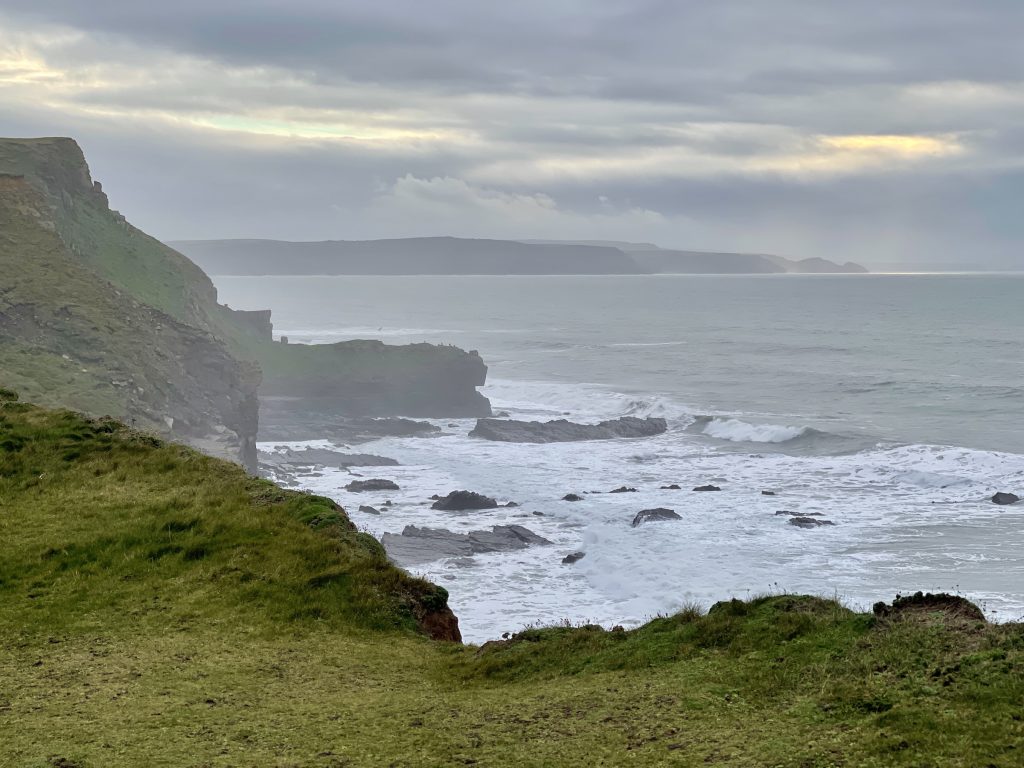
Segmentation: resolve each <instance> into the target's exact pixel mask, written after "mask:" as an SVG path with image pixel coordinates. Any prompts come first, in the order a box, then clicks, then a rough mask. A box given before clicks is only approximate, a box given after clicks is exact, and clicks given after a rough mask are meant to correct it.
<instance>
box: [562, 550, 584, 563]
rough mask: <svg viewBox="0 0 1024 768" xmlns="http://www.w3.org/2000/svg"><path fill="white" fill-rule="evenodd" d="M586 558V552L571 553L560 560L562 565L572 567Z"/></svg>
mask: <svg viewBox="0 0 1024 768" xmlns="http://www.w3.org/2000/svg"><path fill="white" fill-rule="evenodd" d="M586 556H587V553H586V552H573V553H572V554H570V555H566V556H565V557H563V558H562V565H572V564H573V563H578V562H579V561H580V560H582V559H583V558H584V557H586Z"/></svg>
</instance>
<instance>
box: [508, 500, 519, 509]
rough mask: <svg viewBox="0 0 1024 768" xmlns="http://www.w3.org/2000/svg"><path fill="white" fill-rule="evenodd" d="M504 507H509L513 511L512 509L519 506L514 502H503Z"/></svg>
mask: <svg viewBox="0 0 1024 768" xmlns="http://www.w3.org/2000/svg"><path fill="white" fill-rule="evenodd" d="M505 506H506V507H511V508H513V509H514V508H515V507H518V506H519V505H518V504H516V503H515V502H514V501H506V502H505Z"/></svg>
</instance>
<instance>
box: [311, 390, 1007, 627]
mask: <svg viewBox="0 0 1024 768" xmlns="http://www.w3.org/2000/svg"><path fill="white" fill-rule="evenodd" d="M494 388H495V389H496V390H498V391H499V392H500V394H501V395H502V397H503V398H504V399H499V403H498V407H501V406H502V405H504V406H505V408H506V409H508V410H509V412H510V415H512V416H513V417H516V418H523V417H525V416H528V415H535V414H540V413H548V414H561V413H569V414H570V415H571V416H572V417H573V418H579V419H582V418H583V417H585V416H589V417H597V416H610V415H614V414H615V413H621V412H622V411H623V410H624V409H625V408H628V407H629V404H630V403H631V402H634V399H635V396H631V395H627V394H621V393H614V392H609V391H607V390H602V389H601V388H594V387H588V386H566V385H561V384H557V383H544V382H525V383H522V382H511V381H507V382H497V383H495V387H494ZM489 389H490V387H489ZM490 394H494V393H493V392H491V393H490ZM647 401H656V398H648V399H647ZM667 405H668V406H669V407H676V408H678V409H679V411H680V412H682V411H683V410H684V409H683V408H682V407H679V406H672V404H671V403H667ZM616 408H618V409H619V410H618V411H616V410H615V409H616ZM729 421H737V422H739V423H740V424H741V425H745V426H744V427H742V429H746V427H747V426H750V427H753V426H754V424H753V423H752V422H750V423H748V422H744V421H741V420H731V419H722V420H721V422H722V423H728V422H729ZM435 423H436V424H438V426H441V427H442V429H443V430H444V434H442V435H441V436H440V437H437V438H435V439H430V440H424V439H418V438H388V439H383V440H379V441H375V442H373V443H370V444H367V445H365V446H362V447H361V450H365V451H367V452H372V453H377V454H382V455H385V456H392V457H394V458H396V459H398V460H399V461H400V462H401V466H398V467H373V468H370V467H366V468H359V469H356V470H354V471H355V472H358V473H359V474H361V475H363V476H366V477H370V476H372V477H384V478H388V479H392V480H394V481H395V482H396V483H398V485H399V486H400V487H401V490H400V491H396V492H387V493H383V494H382V493H377V494H355V493H349V492H347V491H345V490H344V486H345V484H347V483H348V482H349V481H350V480H351V479H352V474H350V473H349V472H345V471H337V470H330V469H328V470H324V471H323V473H322V476H321V477H308V478H304V479H303V481H302V482H303V485H304V486H305V487H307V488H309V489H310V490H314V491H316V492H319V493H324V494H326V495H329V496H331V497H333V498H335V499H337V500H338V501H339V502H340V503H342V504H343V505H344V506H345V508H346V509H348V510H350V511H352V510H357V509H358V507H359V505H360V504H370V505H373V506H376V507H378V508H379V509H381V511H382V514H381V515H379V516H375V515H370V514H363V513H359V512H357V511H354V512H352V517H353V519H354V520H355V522H356V523H357V525H359V526H360V527H361V528H363V529H364V530H368V531H369V532H371V533H372V534H374V535H376V536H380V535H382V534H383V533H385V532H390V533H400V532H401V530H402V528H404V527H405V526H406V525H412V524H414V525H419V526H430V527H443V528H449V529H452V530H457V531H467V530H472V529H479V528H489V527H490V526H492V525H500V524H509V523H515V524H519V525H524V526H526V527H528V528H529V529H531V530H533V531H535V532H536V533H538V534H540V535H541V536H544V537H545V538H547V539H549V540H551V541H552V542H553V545H552V546H542V547H531V548H529V549H525V550H521V551H518V552H514V553H499V554H491V555H478V556H476V557H474V558H472V559H471V564H468V565H467V563H466V561H465V559H462V560H459V562H458V563H456V562H453V561H450V560H445V559H442V560H439V561H436V562H433V563H427V564H424V565H421V566H418V567H417V568H415V569H414V570H415V572H416V573H417V574H420V575H423V576H425V577H428V578H430V579H432V580H434V581H435V582H437V583H439V584H442V585H443V586H445V587H446V588H447V589H448V590H449V593H450V595H451V605H452V607H453V609H454V610H455V612H456V614H457V615H458V616H459V618H460V623H461V626H462V630H463V633H464V635H465V637H466V639H467V640H468V641H471V642H482V641H484V640H487V639H491V638H494V637H497V636H499V635H500V634H501V633H502V632H506V631H511V630H516V629H519V628H522V627H524V626H527V625H531V624H538V623H540V624H551V623H556V622H559V621H563V620H565V619H569V620H571V621H576V622H596V623H600V624H604V625H606V626H611V625H613V624H623V625H625V626H635V625H637V624H639V623H641V622H643V621H645V620H647V619H649V618H650V617H651V616H653V615H656V614H658V613H664V612H670V611H673V610H676V609H678V608H679V607H680V606H682V605H683V604H684V603H687V602H692V601H696V602H699V603H702V604H703V605H705V606H708V605H710V604H711V603H712V602H714V601H716V600H721V599H727V598H729V597H732V596H738V597H746V596H749V595H752V594H758V593H763V592H767V591H771V590H790V591H799V592H810V593H815V594H823V595H827V596H833V595H838V596H839V597H841V598H843V599H845V600H847V601H848V602H850V603H852V604H854V605H856V606H860V607H867V606H869V605H870V604H871V603H872V602H874V601H875V600H878V599H882V598H887V597H891V595H892V594H895V592H897V591H901V590H902V591H908V590H917V589H925V590H933V591H934V590H947V591H949V590H956V589H959V590H961V591H963V592H965V593H967V594H968V595H970V596H977V597H979V599H981V598H982V597H983V598H984V600H983V602H984V608H985V610H986V611H987V612H988V614H989V615H990V616H991V617H992V618H995V619H1000V618H1002V619H1015V618H1018V617H1019V616H1020V615H1021V614H1024V588H1022V587H1021V586H1020V585H1021V584H1024V563H1022V562H1021V560H1020V558H1019V551H1020V550H1021V548H1022V547H1024V514H1021V513H1024V509H1022V510H1019V512H1018V510H1016V508H1012V507H1011V508H999V507H996V506H995V505H993V504H991V503H989V502H988V500H987V498H988V496H989V495H991V493H992V492H994V491H995V490H999V489H1004V488H1019V487H1022V486H1024V456H1020V455H1016V454H999V453H994V452H986V451H974V450H968V449H962V448H949V447H941V446H920V445H912V446H898V447H887V448H875V449H871V450H867V451H862V452H860V453H856V454H847V455H840V456H829V455H799V456H793V455H787V454H781V453H757V454H751V453H743V452H736V451H735V450H731V449H730V450H725V449H724V447H718V446H720V445H721V444H720V443H715V442H714V441H712V440H709V439H708V436H707V435H705V434H703V433H702V432H697V433H694V432H693V431H691V430H687V429H682V428H681V427H677V428H675V429H671V430H670V431H669V432H668V433H667V434H664V435H659V436H656V437H652V438H646V439H644V440H643V441H642V445H641V444H638V442H637V441H633V440H623V441H619V440H609V441H592V442H586V443H561V444H558V443H555V444H549V445H522V444H515V443H498V442H490V441H485V440H479V439H474V438H470V437H468V432H469V430H470V429H471V428H472V425H473V421H472V420H469V419H467V420H455V421H452V420H437V421H435ZM710 423H712V422H709V424H710ZM768 428H769V429H776V430H779V429H789V430H791V431H792V433H793V437H796V434H795V433H796V431H797V428H793V427H781V428H780V427H770V426H769V427H768ZM781 435H782V433H780V432H772V433H770V434H768V435H767V436H768V437H774V438H776V439H777V438H779V437H781ZM747 436H748V437H749V436H750V435H749V434H748V435H747ZM754 436H759V437H761V439H766V433H764V432H760V433H759V432H755V433H754ZM789 439H792V437H791V438H789ZM316 444H317V445H321V444H322V443H320V442H318V443H316ZM636 457H641V458H642V461H637V460H636ZM672 483H676V484H679V485H681V486H682V487H683V490H681V491H673V490H663V489H662V486H663V485H669V484H672ZM705 483H714V484H716V485H718V486H720V487H721V488H722V491H721V492H718V493H694V492H692V491H690V490H689V489H690V488H692V487H694V486H697V485H702V484H705ZM620 485H627V486H632V487H636V488H637V489H638V491H637V493H624V494H609V493H607V491H609V490H611V489H612V488H614V487H617V486H620ZM456 488H468V489H471V490H475V491H479V492H482V493H486V494H488V495H492V496H494V497H496V498H497V499H498V500H499V501H506V500H514V501H516V502H518V503H519V504H520V506H519V507H517V508H499V509H496V510H486V511H481V512H470V513H450V512H439V511H436V510H432V509H431V508H430V502H429V497H430V496H431V495H432V494H434V493H447V492H448V491H450V490H454V489H456ZM762 490H772V491H775V493H776V495H775V496H763V495H762V494H761V491H762ZM590 491H600V493H589V492H590ZM569 492H573V493H580V494H582V495H583V498H584V500H583V501H580V502H563V501H561V500H560V499H561V497H562V496H564V495H565V494H566V493H569ZM385 499H390V500H391V501H392V502H393V506H390V507H383V506H381V504H382V502H383V501H384V500H385ZM651 507H668V508H670V509H674V510H675V511H676V512H677V513H679V514H680V515H681V517H682V519H681V520H678V521H671V522H662V523H651V524H647V525H642V526H640V527H638V528H632V527H631V526H630V522H631V520H632V518H633V516H634V515H635V514H636V513H637V512H638V511H640V510H641V509H648V508H651ZM778 510H786V511H791V512H803V513H818V514H821V515H823V516H824V517H825V518H826V519H829V520H832V521H833V522H835V523H836V525H835V526H834V527H827V528H820V529H817V530H811V531H806V530H800V529H797V528H795V527H793V526H791V525H789V524H788V522H787V520H788V516H786V515H776V514H775V513H776V511H778ZM535 512H539V513H541V515H535V514H534V513H535ZM574 551H583V552H586V556H585V557H584V558H583V559H582V560H580V561H579V562H577V563H576V564H575V565H562V562H561V560H562V558H563V557H564V556H565V555H566V554H569V553H570V552H574Z"/></svg>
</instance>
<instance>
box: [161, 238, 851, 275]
mask: <svg viewBox="0 0 1024 768" xmlns="http://www.w3.org/2000/svg"><path fill="white" fill-rule="evenodd" d="M173 244H174V246H175V247H176V248H178V249H179V250H180V251H181V252H182V253H185V254H187V255H188V256H189V258H191V259H193V260H194V261H195V262H196V263H197V264H199V265H201V266H202V267H203V269H205V270H206V271H207V272H208V273H210V274H212V275H637V274H777V273H807V272H835V273H840V272H866V271H867V270H866V269H864V267H862V266H860V265H858V264H852V263H849V262H848V263H846V264H843V265H839V264H835V263H833V262H830V261H827V260H825V259H806V260H804V261H793V260H791V259H785V258H782V257H780V256H768V255H765V254H757V253H714V252H707V251H679V250H668V249H663V248H659V247H658V246H656V245H651V244H650V243H624V242H618V241H608V242H604V241H599V240H592V241H558V240H523V241H513V240H473V239H463V238H457V237H413V238H405V239H398V240H362V241H359V240H325V241H321V242H285V241H280V240H183V241H179V242H175V243H173Z"/></svg>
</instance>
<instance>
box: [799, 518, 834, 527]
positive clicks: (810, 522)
mask: <svg viewBox="0 0 1024 768" xmlns="http://www.w3.org/2000/svg"><path fill="white" fill-rule="evenodd" d="M789 524H790V525H795V526H796V527H797V528H819V527H820V526H823V525H835V523H833V522H832V521H831V520H820V519H818V518H817V517H809V516H808V515H794V516H793V517H791V518H789Z"/></svg>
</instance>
